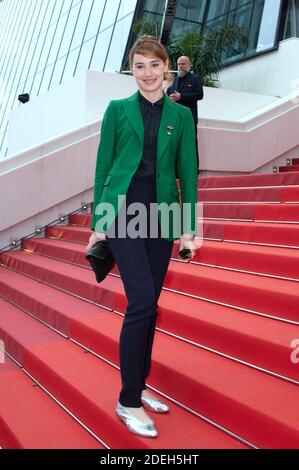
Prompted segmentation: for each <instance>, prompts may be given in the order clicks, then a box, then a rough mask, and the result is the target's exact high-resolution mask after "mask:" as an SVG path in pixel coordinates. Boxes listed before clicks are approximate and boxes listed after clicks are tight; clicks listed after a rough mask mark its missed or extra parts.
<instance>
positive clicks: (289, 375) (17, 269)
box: [0, 172, 299, 449]
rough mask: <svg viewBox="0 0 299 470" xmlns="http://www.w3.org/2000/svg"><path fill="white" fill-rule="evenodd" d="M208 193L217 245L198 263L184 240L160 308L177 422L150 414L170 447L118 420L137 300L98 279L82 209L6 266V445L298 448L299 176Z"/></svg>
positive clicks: (2, 433)
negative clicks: (123, 347)
mask: <svg viewBox="0 0 299 470" xmlns="http://www.w3.org/2000/svg"><path fill="white" fill-rule="evenodd" d="M198 187H199V189H198V199H199V201H202V202H203V215H204V227H203V234H204V241H203V245H202V247H201V248H200V249H199V250H198V251H197V254H196V257H195V258H193V261H192V262H191V263H190V264H188V263H186V262H183V261H181V260H179V259H178V257H177V251H178V242H176V243H175V245H174V250H173V258H172V260H171V262H170V265H169V270H168V273H167V276H166V279H165V282H164V288H163V291H162V293H161V297H160V300H159V315H158V323H157V332H156V336H155V342H154V348H153V362H152V369H151V374H150V378H149V381H148V385H149V387H152V388H153V389H154V390H155V391H156V392H155V393H157V394H158V393H160V394H161V396H162V397H163V399H164V400H165V401H167V403H168V404H169V406H170V413H169V414H167V415H158V414H153V413H150V412H149V414H151V417H152V418H153V419H155V421H156V424H157V428H158V431H159V436H158V438H157V439H143V438H141V437H139V436H136V435H133V434H131V433H129V432H128V431H127V430H126V429H125V427H124V425H123V424H122V423H120V422H119V420H118V419H117V417H116V416H115V414H114V407H115V404H116V401H117V398H118V394H119V390H120V385H121V384H120V373H119V369H118V367H119V358H118V339H119V333H120V329H121V325H122V321H123V314H124V311H125V307H126V297H125V293H124V289H123V285H122V281H121V279H120V277H119V273H118V270H117V267H115V269H114V270H113V272H112V273H111V274H110V275H109V276H108V277H107V278H106V279H105V280H104V281H103V282H102V283H101V284H97V283H96V281H95V279H94V275H93V273H92V271H91V269H90V268H89V265H88V262H87V261H86V260H85V258H84V253H85V247H86V243H87V240H88V238H89V234H90V231H89V226H90V223H91V216H90V215H86V214H80V215H75V216H72V217H71V218H70V221H69V225H68V226H62V225H60V226H55V227H51V228H48V230H47V233H46V237H45V238H32V239H27V240H24V241H23V244H22V250H19V251H10V252H6V253H5V254H2V255H1V257H0V261H1V263H2V265H1V267H0V311H1V315H0V339H2V340H3V341H4V344H5V350H6V352H7V356H6V362H5V364H0V375H1V379H2V380H1V383H2V384H4V386H2V387H1V388H0V446H2V447H4V448H41V447H44V448H75V447H77V448H144V449H146V448H153V449H154V448H156V449H157V448H160V449H166V448H168V449H169V448H175V449H178V448H179V449H183V448H192V449H194V448H198V449H200V448H230V449H245V448H254V447H258V448H297V447H298V445H299V393H298V384H299V352H298V354H296V350H295V348H296V344H298V346H299V289H298V287H299V172H290V173H289V172H287V173H278V174H259V175H246V176H227V177H213V178H199V185H198ZM296 340H297V342H296ZM298 346H297V347H298ZM297 357H298V361H297Z"/></svg>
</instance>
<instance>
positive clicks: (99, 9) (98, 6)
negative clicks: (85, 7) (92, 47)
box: [84, 0, 107, 40]
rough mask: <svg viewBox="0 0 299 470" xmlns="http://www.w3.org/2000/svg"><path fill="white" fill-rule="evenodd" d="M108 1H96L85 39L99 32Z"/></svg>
mask: <svg viewBox="0 0 299 470" xmlns="http://www.w3.org/2000/svg"><path fill="white" fill-rule="evenodd" d="M106 1H107V0H95V1H94V3H93V7H92V11H91V15H90V18H89V22H88V25H87V30H86V34H85V38H84V39H85V40H88V39H90V38H91V37H93V36H95V35H96V34H97V32H98V28H99V24H100V21H101V18H102V14H103V11H104V6H105V3H106Z"/></svg>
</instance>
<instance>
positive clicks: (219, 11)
mask: <svg viewBox="0 0 299 470" xmlns="http://www.w3.org/2000/svg"><path fill="white" fill-rule="evenodd" d="M229 6H230V0H221V1H220V2H219V0H211V3H210V8H209V13H208V20H210V19H212V18H217V17H218V16H221V15H224V14H225V13H227V12H228V9H229Z"/></svg>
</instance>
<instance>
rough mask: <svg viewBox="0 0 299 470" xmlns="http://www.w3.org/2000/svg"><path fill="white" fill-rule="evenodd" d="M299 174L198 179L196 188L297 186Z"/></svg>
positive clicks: (255, 174)
mask: <svg viewBox="0 0 299 470" xmlns="http://www.w3.org/2000/svg"><path fill="white" fill-rule="evenodd" d="M298 184H299V173H296V172H293V173H290V174H284V173H260V174H258V173H252V174H249V175H228V176H212V177H211V176H209V177H205V178H198V187H199V188H201V189H203V188H232V187H244V186H245V187H249V186H252V187H254V186H281V185H298Z"/></svg>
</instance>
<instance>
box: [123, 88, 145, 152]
mask: <svg viewBox="0 0 299 470" xmlns="http://www.w3.org/2000/svg"><path fill="white" fill-rule="evenodd" d="M124 105H125V112H126V115H127V118H128V120H129V123H130V125H131V126H132V127H133V129H134V131H135V132H136V134H137V136H138V138H139V140H140V143H141V145H142V147H143V141H144V125H143V119H142V114H141V109H140V105H139V98H138V91H136V92H135V93H134V94H133V95H131V96H129V98H127V99H126V100H125V101H124Z"/></svg>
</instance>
